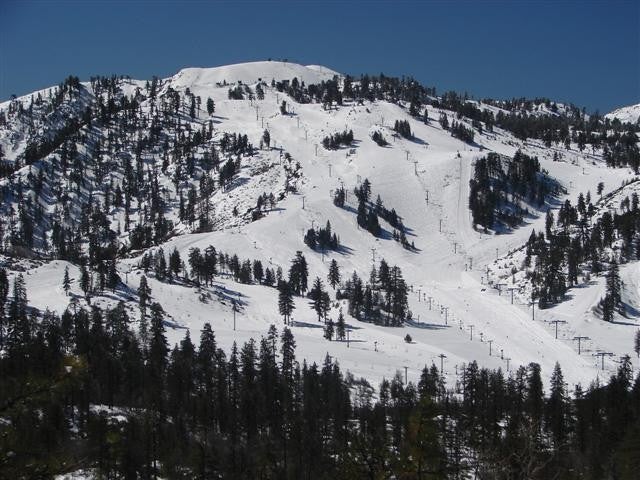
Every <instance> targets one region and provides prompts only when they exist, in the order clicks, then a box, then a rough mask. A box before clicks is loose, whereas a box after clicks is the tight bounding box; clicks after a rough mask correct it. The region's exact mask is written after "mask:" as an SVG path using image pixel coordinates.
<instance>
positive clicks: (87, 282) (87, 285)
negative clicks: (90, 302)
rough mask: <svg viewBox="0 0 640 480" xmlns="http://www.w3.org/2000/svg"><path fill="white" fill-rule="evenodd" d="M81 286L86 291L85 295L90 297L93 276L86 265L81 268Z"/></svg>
mask: <svg viewBox="0 0 640 480" xmlns="http://www.w3.org/2000/svg"><path fill="white" fill-rule="evenodd" d="M80 288H81V289H82V291H83V292H84V295H85V297H87V298H89V294H90V293H91V277H89V272H88V271H87V269H86V267H85V266H84V265H83V266H82V267H81V268H80Z"/></svg>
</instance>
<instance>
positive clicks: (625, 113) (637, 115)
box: [605, 103, 640, 123]
mask: <svg viewBox="0 0 640 480" xmlns="http://www.w3.org/2000/svg"><path fill="white" fill-rule="evenodd" d="M605 118H608V119H610V120H613V119H614V118H617V119H618V120H620V121H621V122H622V123H637V122H638V120H640V103H638V104H637V105H629V106H627V107H622V108H618V109H616V110H614V111H612V112H609V113H607V114H606V115H605Z"/></svg>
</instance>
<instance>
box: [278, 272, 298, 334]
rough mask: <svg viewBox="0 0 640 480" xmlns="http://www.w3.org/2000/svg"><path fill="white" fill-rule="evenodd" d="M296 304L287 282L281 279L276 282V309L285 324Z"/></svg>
mask: <svg viewBox="0 0 640 480" xmlns="http://www.w3.org/2000/svg"><path fill="white" fill-rule="evenodd" d="M295 308H296V305H295V303H294V301H293V294H292V292H291V288H290V286H289V283H287V282H286V281H284V280H281V281H280V283H279V284H278V310H279V311H280V315H282V317H283V319H284V323H285V325H287V324H288V323H289V321H290V319H291V313H292V312H293V311H294V310H295Z"/></svg>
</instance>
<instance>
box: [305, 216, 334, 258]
mask: <svg viewBox="0 0 640 480" xmlns="http://www.w3.org/2000/svg"><path fill="white" fill-rule="evenodd" d="M304 243H306V244H307V245H308V246H309V248H311V249H312V250H316V249H320V250H322V251H324V250H338V248H340V241H339V240H338V237H337V235H336V234H335V232H332V231H331V223H330V222H329V220H327V225H326V226H325V227H324V228H322V227H320V228H318V229H313V228H310V229H309V230H307V233H306V234H305V235H304Z"/></svg>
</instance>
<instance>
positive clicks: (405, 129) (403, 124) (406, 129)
mask: <svg viewBox="0 0 640 480" xmlns="http://www.w3.org/2000/svg"><path fill="white" fill-rule="evenodd" d="M393 130H394V131H396V132H397V133H399V134H400V135H402V136H403V137H404V138H408V139H412V138H413V134H412V133H411V126H410V125H409V121H408V120H396V123H394V125H393ZM374 140H375V139H374Z"/></svg>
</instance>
